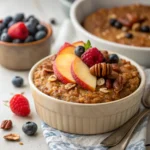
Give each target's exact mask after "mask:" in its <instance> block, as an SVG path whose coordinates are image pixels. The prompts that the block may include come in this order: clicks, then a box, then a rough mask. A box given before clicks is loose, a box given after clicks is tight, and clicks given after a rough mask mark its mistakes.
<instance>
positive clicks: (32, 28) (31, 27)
mask: <svg viewBox="0 0 150 150" xmlns="http://www.w3.org/2000/svg"><path fill="white" fill-rule="evenodd" d="M26 27H27V29H28V31H29V33H30V34H31V35H35V34H36V32H37V29H36V25H34V24H32V23H31V22H27V23H26Z"/></svg>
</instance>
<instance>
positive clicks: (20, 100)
mask: <svg viewBox="0 0 150 150" xmlns="http://www.w3.org/2000/svg"><path fill="white" fill-rule="evenodd" d="M10 109H11V111H12V112H13V113H15V114H16V115H18V116H23V117H25V116H28V115H29V113H30V106H29V102H28V100H27V99H26V98H25V97H24V96H23V95H21V94H16V95H14V96H13V97H12V99H11V100H10Z"/></svg>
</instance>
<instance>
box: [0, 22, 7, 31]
mask: <svg viewBox="0 0 150 150" xmlns="http://www.w3.org/2000/svg"><path fill="white" fill-rule="evenodd" d="M5 28H6V25H5V24H4V23H1V24H0V31H2V30H3V29H5Z"/></svg>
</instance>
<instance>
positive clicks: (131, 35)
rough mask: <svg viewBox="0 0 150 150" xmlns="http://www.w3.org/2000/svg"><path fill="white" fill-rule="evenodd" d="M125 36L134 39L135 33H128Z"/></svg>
mask: <svg viewBox="0 0 150 150" xmlns="http://www.w3.org/2000/svg"><path fill="white" fill-rule="evenodd" d="M125 37H126V38H128V39H132V38H133V34H132V33H126V34H125Z"/></svg>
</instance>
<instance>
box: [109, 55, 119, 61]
mask: <svg viewBox="0 0 150 150" xmlns="http://www.w3.org/2000/svg"><path fill="white" fill-rule="evenodd" d="M118 62H119V57H118V55H116V54H110V55H109V63H118Z"/></svg>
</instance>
